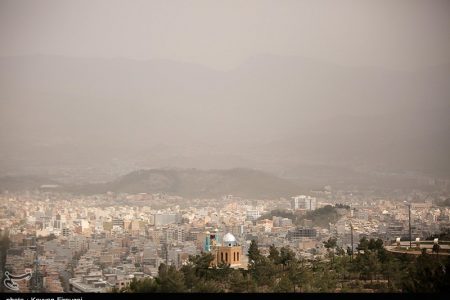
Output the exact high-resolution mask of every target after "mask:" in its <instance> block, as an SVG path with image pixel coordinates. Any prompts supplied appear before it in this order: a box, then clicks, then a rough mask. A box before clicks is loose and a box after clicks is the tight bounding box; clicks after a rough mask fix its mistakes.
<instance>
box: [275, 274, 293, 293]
mask: <svg viewBox="0 0 450 300" xmlns="http://www.w3.org/2000/svg"><path fill="white" fill-rule="evenodd" d="M293 290H294V285H293V284H292V282H291V280H290V279H289V277H288V276H286V275H283V276H282V277H281V279H280V280H279V281H278V283H277V284H276V285H275V287H274V292H276V293H290V292H292V291H293Z"/></svg>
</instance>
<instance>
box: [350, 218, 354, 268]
mask: <svg viewBox="0 0 450 300" xmlns="http://www.w3.org/2000/svg"><path fill="white" fill-rule="evenodd" d="M350 232H351V236H350V243H351V244H352V256H351V258H350V259H351V261H353V224H352V222H350Z"/></svg>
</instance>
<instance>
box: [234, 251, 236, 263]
mask: <svg viewBox="0 0 450 300" xmlns="http://www.w3.org/2000/svg"><path fill="white" fill-rule="evenodd" d="M233 261H236V252H233Z"/></svg>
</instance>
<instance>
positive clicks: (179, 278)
mask: <svg viewBox="0 0 450 300" xmlns="http://www.w3.org/2000/svg"><path fill="white" fill-rule="evenodd" d="M156 282H157V283H158V285H159V288H158V292H162V293H182V292H185V291H186V286H185V285H184V275H183V273H182V272H180V271H178V270H177V269H176V268H175V266H170V267H169V268H167V266H166V265H165V264H161V265H160V267H159V269H158V277H157V278H156Z"/></svg>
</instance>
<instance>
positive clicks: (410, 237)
mask: <svg viewBox="0 0 450 300" xmlns="http://www.w3.org/2000/svg"><path fill="white" fill-rule="evenodd" d="M408 216H409V249H411V246H412V245H411V243H412V242H411V240H412V235H411V204H409V205H408Z"/></svg>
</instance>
